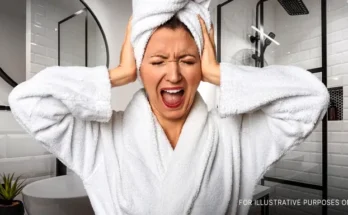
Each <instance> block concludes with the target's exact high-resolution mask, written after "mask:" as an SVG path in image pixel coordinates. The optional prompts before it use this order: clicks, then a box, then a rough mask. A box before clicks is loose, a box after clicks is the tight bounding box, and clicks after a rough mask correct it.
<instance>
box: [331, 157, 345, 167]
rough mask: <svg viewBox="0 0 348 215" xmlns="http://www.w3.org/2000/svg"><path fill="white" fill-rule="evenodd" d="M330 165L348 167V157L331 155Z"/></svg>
mask: <svg viewBox="0 0 348 215" xmlns="http://www.w3.org/2000/svg"><path fill="white" fill-rule="evenodd" d="M330 157H331V161H330V164H332V165H338V166H346V167H348V155H337V154H330Z"/></svg>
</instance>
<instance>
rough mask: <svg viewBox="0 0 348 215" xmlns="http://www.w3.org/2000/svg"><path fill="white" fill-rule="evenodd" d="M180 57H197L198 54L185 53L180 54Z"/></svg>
mask: <svg viewBox="0 0 348 215" xmlns="http://www.w3.org/2000/svg"><path fill="white" fill-rule="evenodd" d="M179 57H180V58H184V57H193V58H196V55H193V54H188V53H185V54H182V55H180V56H179Z"/></svg>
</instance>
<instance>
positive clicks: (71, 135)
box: [9, 64, 329, 215]
mask: <svg viewBox="0 0 348 215" xmlns="http://www.w3.org/2000/svg"><path fill="white" fill-rule="evenodd" d="M110 88H111V85H110V81H109V78H108V71H107V68H105V67H96V68H84V67H51V68H47V69H45V70H43V71H42V72H40V73H38V74H37V75H36V76H34V77H33V78H32V79H30V80H28V81H26V82H24V83H21V84H20V85H18V86H17V87H16V88H15V89H14V90H13V91H12V92H11V94H10V96H9V103H10V106H11V108H12V111H13V114H14V117H15V118H16V119H17V120H18V122H19V123H20V124H21V125H22V126H23V127H24V128H25V130H26V131H27V132H29V133H30V134H31V135H32V136H33V137H34V138H35V139H36V140H38V141H40V142H41V143H42V145H43V146H44V147H45V148H46V149H47V150H49V151H50V152H52V153H53V154H55V155H56V156H57V157H58V158H60V159H61V160H62V161H63V163H65V164H66V165H67V166H68V167H69V168H70V169H72V170H73V171H75V172H76V173H77V174H78V175H79V176H80V177H81V179H82V180H83V183H84V186H85V188H86V190H87V193H88V195H89V198H90V200H91V203H92V206H93V208H94V210H95V213H96V214H98V215H109V214H110V215H111V214H134V215H138V214H151V215H163V214H166V215H178V214H194V215H211V214H216V215H224V214H238V215H246V214H247V212H248V210H249V206H248V205H243V204H239V203H238V202H239V200H244V199H245V200H250V199H251V198H252V196H253V192H254V187H255V185H256V184H257V182H258V181H259V179H260V177H261V176H262V175H263V174H264V173H265V171H267V169H268V168H269V167H270V166H271V165H272V164H273V163H274V162H276V161H277V160H279V159H280V158H281V157H282V156H283V155H284V154H285V153H286V152H287V151H288V150H291V149H293V148H294V147H295V146H297V145H298V144H300V143H301V142H303V140H304V139H305V138H306V137H308V135H309V134H310V133H311V132H312V131H313V129H314V128H315V127H316V126H317V125H318V123H319V122H320V120H321V119H322V118H323V117H324V114H325V112H326V109H327V106H328V102H329V94H328V91H327V89H326V87H325V86H324V85H323V84H322V83H321V82H320V81H319V80H318V79H317V78H316V77H315V76H313V75H312V74H311V73H309V72H307V71H305V70H302V69H300V68H296V67H286V66H270V67H266V68H263V69H259V68H253V67H236V66H233V65H230V64H221V86H220V88H221V98H220V103H219V108H218V109H215V110H214V111H212V112H208V111H207V107H206V105H205V103H204V102H203V100H202V98H201V97H200V95H199V94H197V96H196V99H195V102H194V104H193V108H192V111H191V112H190V114H189V116H188V118H187V120H186V122H185V125H184V127H183V129H182V132H181V135H180V138H179V142H178V144H177V146H176V148H175V150H173V149H172V147H171V145H170V143H169V141H168V139H167V137H166V135H165V133H164V131H163V130H162V128H161V126H160V125H159V123H158V121H157V120H156V117H155V116H154V115H153V113H152V112H151V109H150V106H149V103H148V101H147V99H146V96H145V93H144V90H139V91H138V92H137V93H136V94H135V95H134V97H133V99H132V101H131V103H130V104H129V105H128V107H127V109H126V110H125V111H124V112H115V111H112V110H111V105H110V103H111V102H110V92H111V90H110Z"/></svg>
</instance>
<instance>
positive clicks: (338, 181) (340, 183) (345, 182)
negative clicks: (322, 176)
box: [328, 176, 348, 190]
mask: <svg viewBox="0 0 348 215" xmlns="http://www.w3.org/2000/svg"><path fill="white" fill-rule="evenodd" d="M328 185H329V186H334V187H337V188H343V189H346V190H348V179H346V178H342V177H335V176H330V177H329V180H328Z"/></svg>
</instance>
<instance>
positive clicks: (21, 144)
mask: <svg viewBox="0 0 348 215" xmlns="http://www.w3.org/2000/svg"><path fill="white" fill-rule="evenodd" d="M45 154H49V152H48V151H47V150H45V149H44V148H43V147H42V145H41V144H40V143H39V142H37V141H36V140H35V139H33V138H32V137H31V136H30V135H29V134H9V135H7V157H8V158H15V157H26V156H38V155H45Z"/></svg>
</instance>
